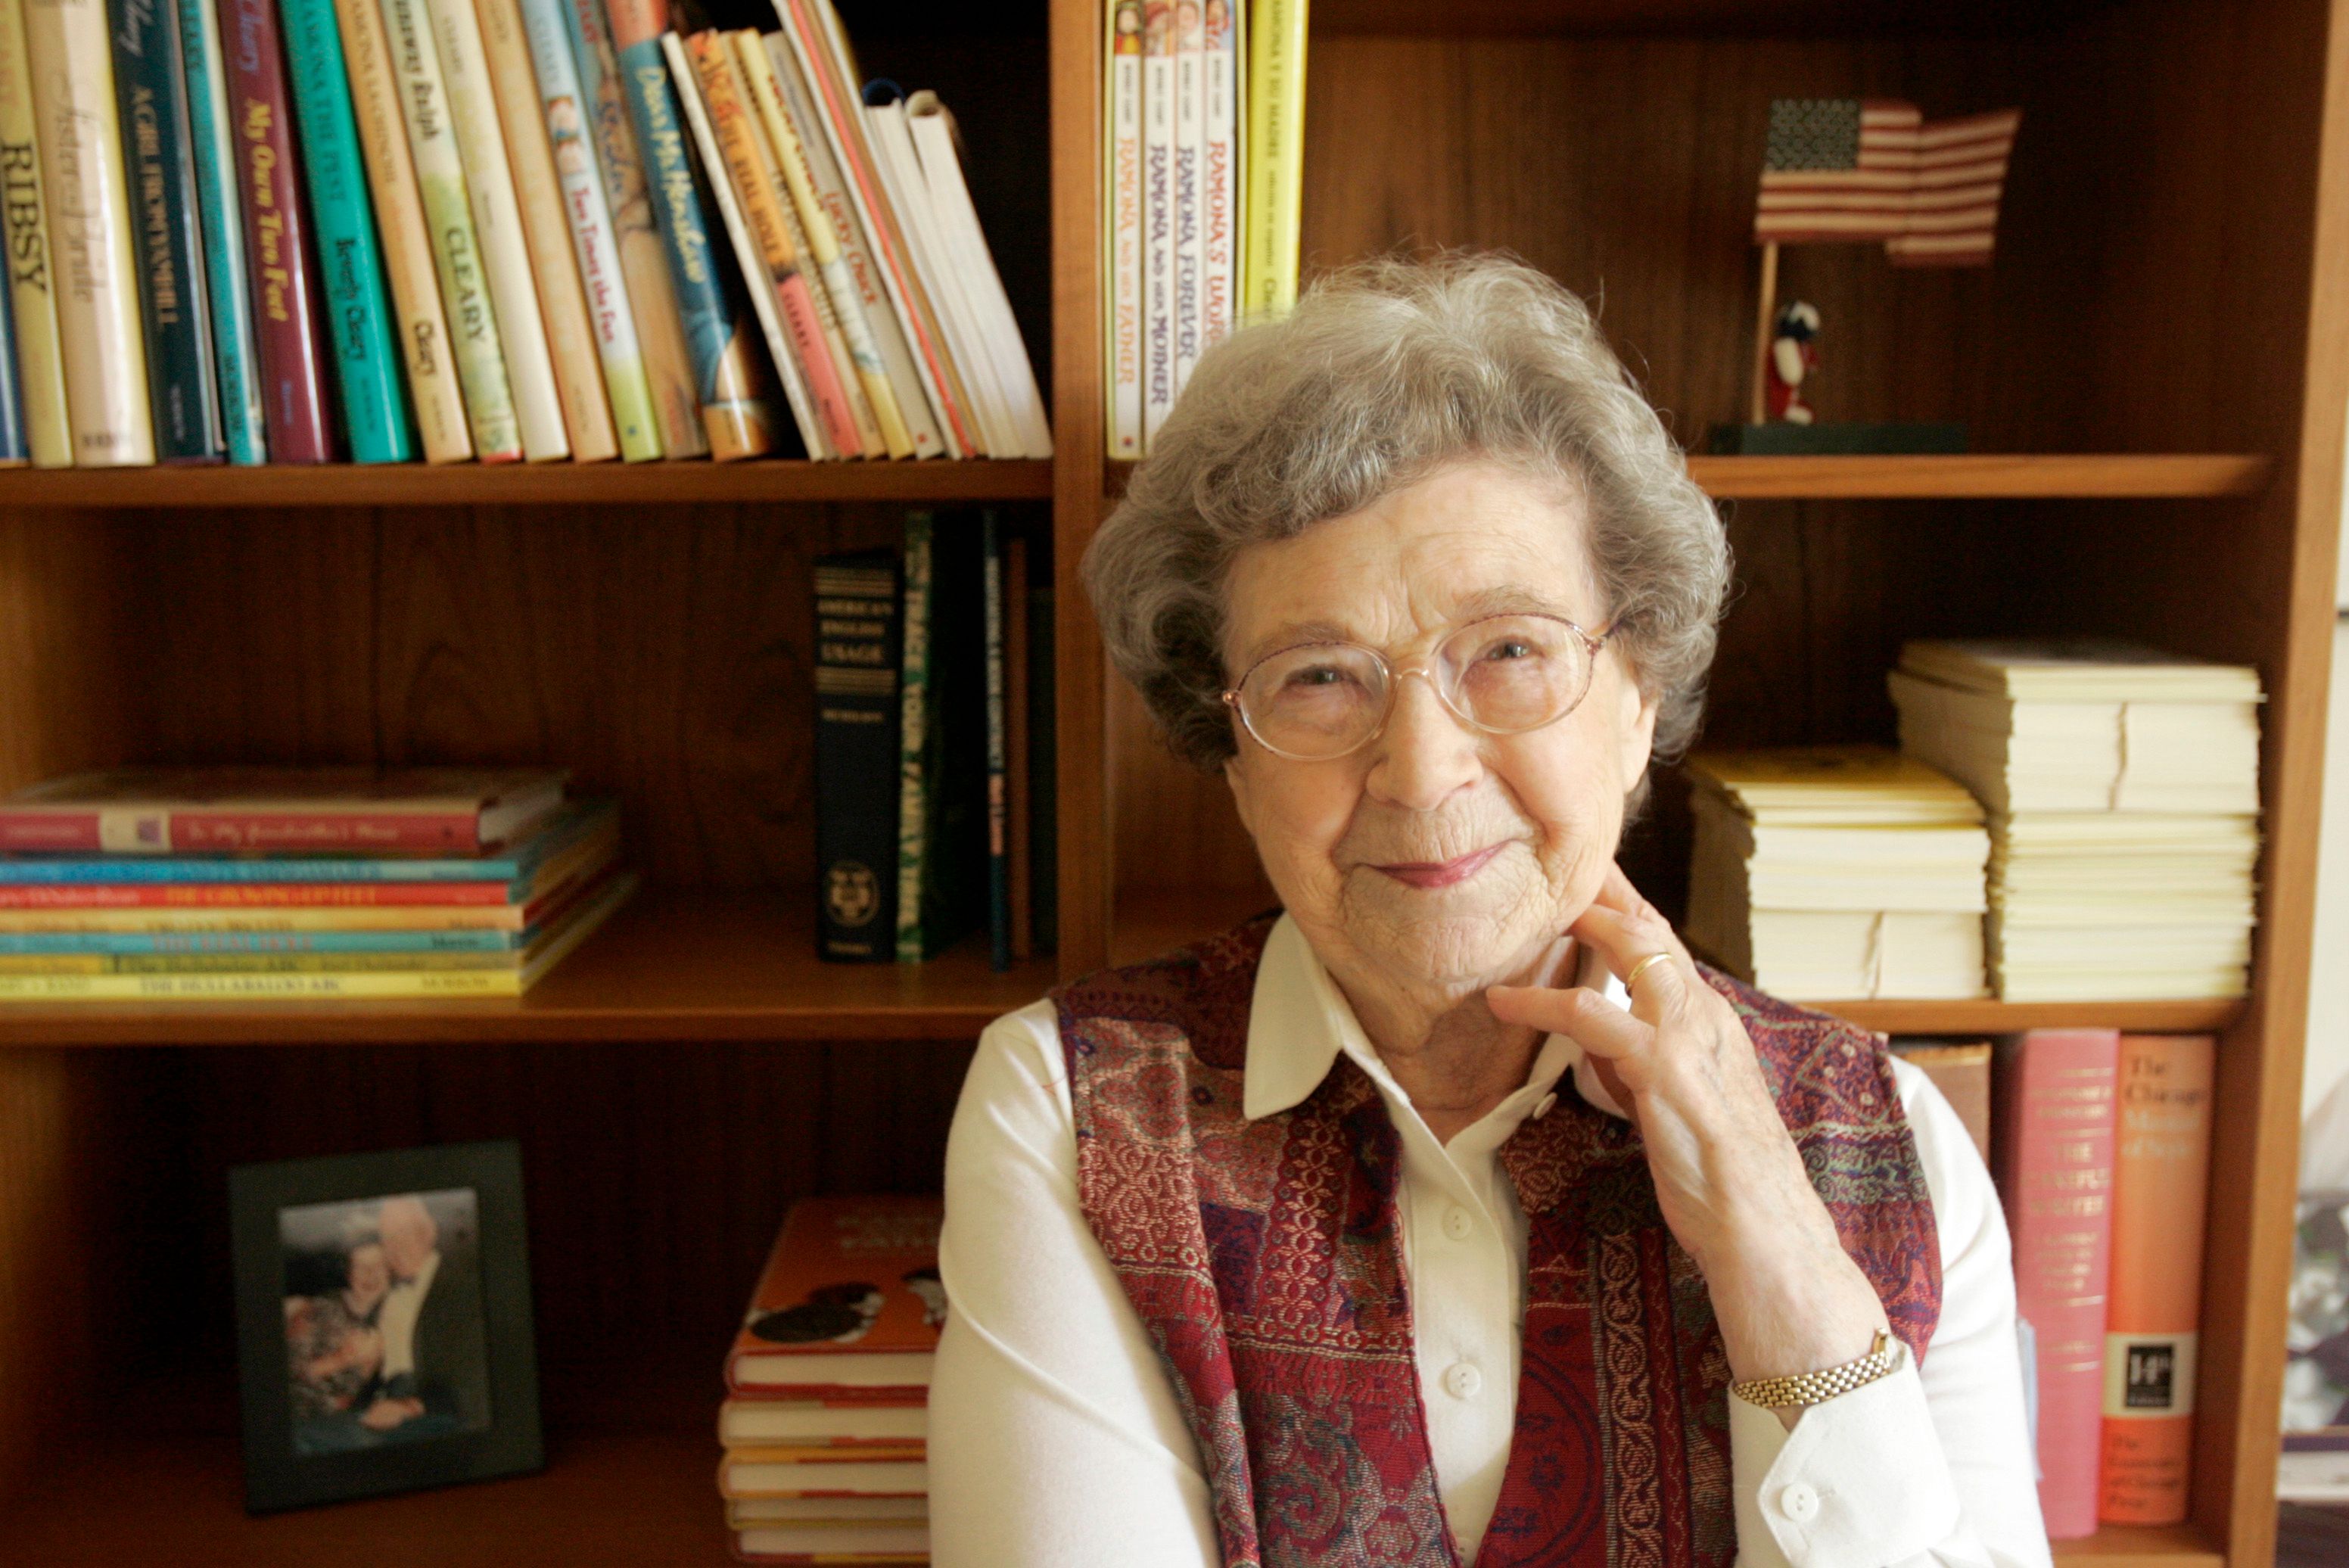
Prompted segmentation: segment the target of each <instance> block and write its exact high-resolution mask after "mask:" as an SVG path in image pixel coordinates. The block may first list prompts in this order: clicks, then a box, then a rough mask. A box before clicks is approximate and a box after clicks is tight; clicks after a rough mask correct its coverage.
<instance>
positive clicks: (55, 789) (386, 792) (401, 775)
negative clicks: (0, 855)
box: [0, 768, 566, 855]
mask: <svg viewBox="0 0 2349 1568" xmlns="http://www.w3.org/2000/svg"><path fill="white" fill-rule="evenodd" d="M565 777H566V775H565V774H564V773H563V772H562V771H560V770H557V769H543V768H533V769H467V768H409V769H362V768H140V769H116V770H114V771H111V772H105V773H78V774H73V775H70V776H68V777H66V778H62V779H48V780H46V781H44V782H42V783H39V784H35V785H30V786H28V787H26V789H19V790H17V791H16V793H15V794H13V795H10V796H7V797H5V799H0V851H7V852H12V853H25V852H27V851H47V852H51V853H67V854H71V853H81V854H98V853H104V854H133V855H166V854H171V853H175V852H176V853H186V854H202V853H219V852H252V851H294V852H314V851H351V852H369V853H378V852H393V851H404V852H425V851H457V852H463V853H471V852H473V851H480V850H484V849H488V848H491V847H492V846H495V845H498V844H502V843H504V842H505V841H507V840H509V839H512V838H513V837H515V836H516V835H518V834H519V833H520V832H522V831H523V830H525V829H527V828H529V827H531V826H533V825H534V824H535V823H537V822H538V821H540V820H542V819H543V818H544V817H546V816H547V815H548V814H549V813H550V812H552V811H553V810H554V809H555V808H556V807H557V806H558V805H560V804H561V803H562V799H563V785H564V778H565Z"/></svg>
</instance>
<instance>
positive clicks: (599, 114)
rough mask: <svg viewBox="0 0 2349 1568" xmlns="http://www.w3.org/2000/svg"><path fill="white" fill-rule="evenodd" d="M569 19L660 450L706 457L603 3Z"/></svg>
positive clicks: (576, 4)
mask: <svg viewBox="0 0 2349 1568" xmlns="http://www.w3.org/2000/svg"><path fill="white" fill-rule="evenodd" d="M564 20H565V21H566V22H567V23H568V24H569V26H570V32H571V48H572V57H573V58H574V60H575V61H576V62H577V64H578V68H579V82H580V86H581V87H582V88H585V92H586V97H585V99H584V100H583V101H584V102H585V105H586V107H587V111H588V126H589V133H590V135H591V136H592V137H593V139H594V141H595V167H596V169H597V170H598V171H599V173H600V174H601V175H602V178H603V181H604V200H605V206H606V207H607V208H608V209H609V210H610V211H611V214H612V232H613V234H614V236H615V237H616V244H617V249H618V253H619V259H620V276H621V277H622V278H623V279H624V280H626V284H627V287H628V302H629V304H630V305H631V306H632V307H633V308H634V310H635V313H636V341H637V343H638V345H639V346H640V347H641V348H642V350H643V353H644V361H645V378H646V380H647V383H648V384H649V385H650V386H651V387H652V397H653V407H654V410H655V411H656V413H657V415H658V417H659V419H660V436H661V449H662V451H663V452H664V453H665V454H666V455H667V456H669V457H672V458H703V457H708V456H709V436H708V434H707V433H706V432H705V431H704V429H703V428H702V424H701V399H700V397H698V394H697V391H696V388H695V386H694V377H693V352H692V350H691V349H689V348H688V347H687V346H686V342H685V322H684V318H683V317H682V316H681V315H679V314H678V304H677V291H676V289H675V288H674V287H672V286H671V284H670V283H669V271H668V256H667V252H666V249H665V247H664V246H663V245H662V244H661V237H660V232H659V230H658V229H657V227H656V226H655V223H654V219H653V199H652V190H651V187H650V186H649V185H647V183H646V179H645V165H644V155H643V152H642V150H640V149H639V148H638V147H637V146H636V130H635V129H634V128H633V127H632V126H631V125H630V123H629V119H630V116H629V112H628V102H627V91H626V88H625V87H624V86H623V85H622V83H621V79H620V62H619V60H618V58H617V57H616V56H615V55H614V53H613V50H612V36H611V30H610V28H609V26H607V25H606V24H605V19H604V5H603V0H569V3H568V4H567V5H566V6H565V7H564Z"/></svg>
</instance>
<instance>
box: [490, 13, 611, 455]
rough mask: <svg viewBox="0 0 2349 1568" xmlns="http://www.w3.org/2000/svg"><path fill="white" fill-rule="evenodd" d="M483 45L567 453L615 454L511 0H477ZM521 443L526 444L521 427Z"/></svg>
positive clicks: (526, 48) (533, 78)
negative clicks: (560, 408)
mask: <svg viewBox="0 0 2349 1568" xmlns="http://www.w3.org/2000/svg"><path fill="white" fill-rule="evenodd" d="M474 14H475V20H476V21H478V22H479V24H480V26H481V48H482V53H483V56H484V57H485V58H486V60H487V62H488V69H489V76H490V82H491V86H492V89H493V96H494V98H496V100H497V111H498V121H499V124H500V126H501V127H502V129H503V131H504V143H505V156H506V165H507V170H508V172H509V174H510V175H511V177H512V182H513V191H514V196H515V199H516V201H517V202H518V203H519V205H520V208H521V212H522V226H523V236H524V238H525V240H526V241H527V242H528V247H529V251H530V268H531V280H532V283H533V285H534V289H535V294H536V299H537V303H538V313H539V320H540V324H541V325H542V326H543V329H544V334H545V338H546V347H547V354H548V356H549V358H550V359H551V360H552V361H553V363H554V389H555V395H556V397H558V398H559V399H560V401H561V403H562V406H563V428H564V438H565V440H566V442H567V444H568V445H569V447H570V449H571V457H572V460H573V461H574V462H582V463H600V462H607V461H609V460H610V459H613V458H616V457H618V456H619V455H620V437H619V432H618V431H617V430H616V429H615V428H613V425H612V402H611V397H610V395H609V394H608V393H606V392H605V390H604V363H603V359H602V357H601V356H600V355H599V353H598V352H597V349H596V345H595V323H594V322H593V321H591V320H590V319H589V317H588V314H587V290H586V286H585V284H582V283H581V282H580V278H579V258H578V257H577V256H576V255H575V254H574V253H573V251H572V243H571V220H570V217H569V216H568V215H567V214H566V213H565V212H564V204H563V181H562V177H561V176H560V175H558V174H557V173H556V172H555V169H554V144H553V143H551V142H549V141H548V140H547V139H546V111H545V108H544V106H543V104H542V102H541V101H540V98H539V96H538V74H537V70H536V67H533V65H532V64H531V58H530V36H529V34H528V33H527V32H525V31H524V29H523V21H522V7H521V6H520V5H518V4H517V3H516V0H476V4H475V5H474ZM529 445H530V438H529V431H528V429H527V428H525V429H524V431H523V447H524V449H525V450H526V449H528V447H529Z"/></svg>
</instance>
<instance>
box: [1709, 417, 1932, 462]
mask: <svg viewBox="0 0 2349 1568" xmlns="http://www.w3.org/2000/svg"><path fill="white" fill-rule="evenodd" d="M1965 449H1966V428H1965V427H1964V426H1963V425H1957V424H1930V423H1928V424H1916V423H1902V422H1872V423H1866V424H1837V425H1795V424H1786V423H1774V424H1767V425H1715V426H1714V427H1713V437H1712V439H1711V440H1710V441H1709V442H1708V443H1707V450H1709V451H1710V452H1712V454H1713V456H1715V457H1737V458H1817V457H1830V456H1839V457H1890V456H1894V455H1898V454H1901V453H1919V452H1943V453H1946V452H1962V451H1964V450H1965Z"/></svg>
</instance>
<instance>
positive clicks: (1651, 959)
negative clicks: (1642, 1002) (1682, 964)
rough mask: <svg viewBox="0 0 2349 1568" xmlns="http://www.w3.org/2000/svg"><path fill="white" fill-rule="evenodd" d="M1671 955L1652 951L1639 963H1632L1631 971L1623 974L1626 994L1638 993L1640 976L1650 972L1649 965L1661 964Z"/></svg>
mask: <svg viewBox="0 0 2349 1568" xmlns="http://www.w3.org/2000/svg"><path fill="white" fill-rule="evenodd" d="M1669 956H1671V955H1670V954H1663V953H1651V954H1648V955H1647V956H1646V957H1645V958H1642V959H1640V962H1638V963H1637V964H1634V965H1631V973H1630V974H1629V975H1624V976H1623V992H1624V995H1638V993H1639V989H1640V975H1645V974H1646V973H1647V972H1648V965H1651V964H1661V963H1662V962H1663V961H1664V960H1665V959H1666V958H1667V957H1669Z"/></svg>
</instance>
